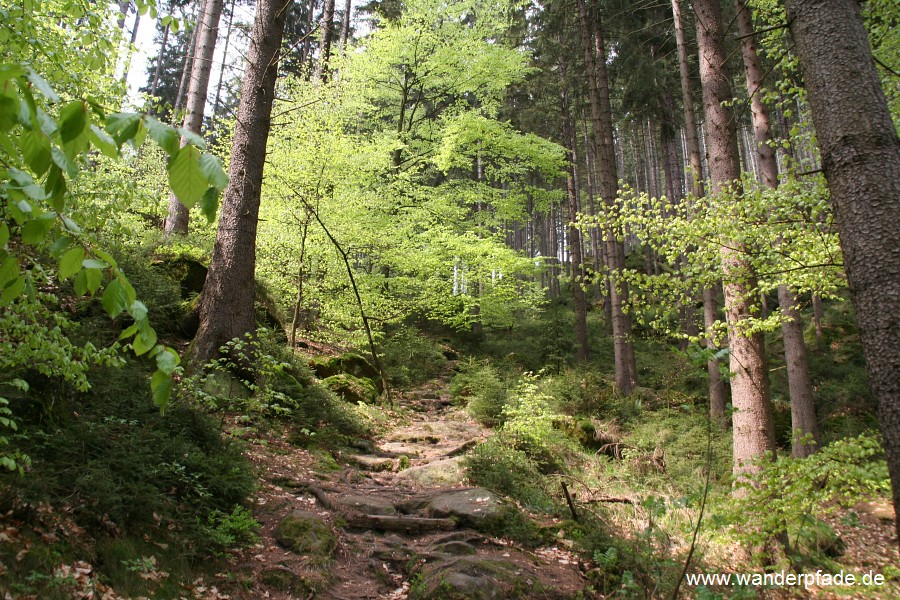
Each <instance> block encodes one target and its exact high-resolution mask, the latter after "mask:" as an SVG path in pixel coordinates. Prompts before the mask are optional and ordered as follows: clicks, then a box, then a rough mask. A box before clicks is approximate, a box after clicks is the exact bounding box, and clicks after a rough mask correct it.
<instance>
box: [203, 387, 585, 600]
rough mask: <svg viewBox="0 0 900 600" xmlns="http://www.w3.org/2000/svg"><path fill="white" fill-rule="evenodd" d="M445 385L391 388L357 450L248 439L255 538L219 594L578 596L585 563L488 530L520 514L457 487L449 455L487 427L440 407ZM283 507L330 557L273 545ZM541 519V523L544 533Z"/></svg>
mask: <svg viewBox="0 0 900 600" xmlns="http://www.w3.org/2000/svg"><path fill="white" fill-rule="evenodd" d="M447 384H448V379H447V378H446V377H444V378H441V379H438V380H435V381H433V382H430V383H429V384H428V385H426V386H425V387H423V388H420V389H417V390H415V391H408V392H402V393H400V394H399V395H398V396H397V397H396V398H395V402H396V404H395V409H394V410H390V411H385V413H384V416H383V418H382V422H381V427H380V430H379V433H378V435H377V437H376V439H375V440H374V442H375V443H374V445H372V446H370V447H368V448H365V449H364V450H362V451H361V452H360V453H359V454H350V453H347V454H338V455H336V456H332V455H331V454H330V453H329V454H324V455H323V454H316V453H310V452H309V451H306V450H303V449H300V448H297V447H296V446H295V445H291V444H290V443H288V442H286V441H285V440H284V439H283V438H282V437H280V436H279V435H278V434H277V433H272V432H269V433H268V434H265V435H262V436H259V437H257V438H256V439H254V440H252V441H251V443H250V445H249V448H248V453H249V456H250V459H251V460H252V461H253V462H254V463H255V464H256V465H257V467H258V469H259V473H260V484H259V488H258V492H257V497H256V510H255V517H256V519H257V520H258V521H259V522H260V523H261V525H262V527H261V528H260V537H261V541H260V542H259V543H258V544H256V545H255V546H252V547H250V548H247V549H245V550H243V551H241V552H239V553H238V554H236V555H235V556H234V558H233V560H232V561H231V568H230V569H229V571H230V572H229V573H223V574H221V575H222V576H223V577H224V578H225V579H231V580H232V581H234V580H235V579H237V580H240V581H241V582H243V588H237V589H236V588H235V587H233V586H228V585H227V584H226V582H224V581H223V582H220V588H222V589H228V591H229V593H230V594H231V596H232V597H235V598H285V599H286V598H306V597H313V595H315V596H316V597H324V598H335V599H338V600H351V599H353V600H356V599H365V598H391V599H401V598H407V597H410V598H433V597H436V595H438V594H447V593H454V592H455V593H457V594H462V597H498V598H499V597H506V595H507V594H512V593H514V592H516V591H522V590H524V589H526V588H527V589H529V590H530V591H531V592H532V594H533V595H531V596H530V597H546V598H557V597H559V598H563V597H565V598H570V597H574V596H576V595H577V594H578V593H579V592H580V591H581V590H583V589H584V587H585V579H584V575H583V570H584V569H585V568H586V565H584V564H582V563H580V562H579V559H578V558H577V557H576V556H575V555H573V554H572V553H571V552H569V551H566V550H563V549H560V548H558V547H556V546H552V545H550V546H544V547H533V546H532V547H526V546H524V545H521V544H516V543H514V542H511V541H509V540H508V539H501V538H499V537H494V536H492V535H491V534H490V532H491V531H492V530H494V529H495V528H496V527H498V526H500V525H501V521H504V520H508V519H509V518H510V517H511V516H513V515H515V514H518V511H519V509H518V507H516V506H514V505H512V504H511V503H510V502H509V501H507V500H501V499H499V498H498V497H496V496H495V495H494V494H492V493H491V492H488V491H487V490H484V489H481V488H472V487H467V486H465V485H463V470H462V467H461V465H460V464H459V461H460V456H461V455H462V454H463V453H464V452H465V451H467V450H468V449H469V448H471V447H474V446H475V445H476V444H478V443H479V442H480V441H482V440H483V439H485V438H486V437H487V436H488V435H489V431H488V430H486V429H485V428H483V427H482V426H481V425H479V424H478V423H477V422H475V421H473V420H472V419H471V418H470V417H469V416H468V415H467V414H466V413H465V411H463V410H462V409H460V408H458V407H454V406H453V405H452V404H451V402H450V399H449V394H448V391H447ZM292 511H302V512H304V513H313V514H314V515H316V516H318V517H319V518H321V519H322V520H323V521H324V522H325V523H326V524H328V525H329V527H330V528H331V530H332V531H335V532H336V542H337V543H336V547H335V549H334V552H333V554H332V555H331V556H327V555H326V556H323V555H322V554H319V555H315V554H311V555H306V556H304V555H301V554H298V553H295V552H292V551H290V550H287V549H286V548H285V547H284V543H283V542H284V540H282V543H279V526H282V527H283V525H282V522H283V520H284V518H285V516H286V515H288V514H289V513H291V512H292ZM544 521H545V522H544V523H541V524H540V526H541V527H542V528H543V527H547V528H552V527H553V526H554V522H553V521H552V519H549V518H546V517H545V518H544ZM506 524H507V525H508V523H506ZM326 546H327V545H326ZM325 551H326V554H327V553H328V548H326V549H325ZM222 584H225V585H222ZM534 592H538V593H537V594H534ZM454 597H457V596H454Z"/></svg>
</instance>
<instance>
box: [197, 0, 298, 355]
mask: <svg viewBox="0 0 900 600" xmlns="http://www.w3.org/2000/svg"><path fill="white" fill-rule="evenodd" d="M290 3H291V0H260V1H259V3H258V4H257V7H256V19H255V21H254V23H253V32H252V34H251V38H250V50H249V53H248V56H247V64H246V70H245V71H244V82H243V85H242V86H241V100H240V104H239V105H238V116H237V124H236V126H235V132H234V146H233V148H232V151H231V163H230V165H229V167H228V176H229V178H230V180H229V182H228V187H227V188H226V190H225V197H224V199H223V201H222V215H221V217H220V218H219V228H218V231H217V232H216V243H215V246H214V247H213V253H212V259H211V261H210V265H209V273H208V275H207V276H206V284H205V285H204V286H203V292H202V293H201V295H200V330H199V331H198V332H197V337H196V339H195V340H194V346H193V360H194V362H195V363H202V362H204V361H207V360H209V359H210V358H212V357H214V356H216V354H217V353H218V350H219V347H220V346H221V345H222V344H224V343H225V342H227V341H228V340H230V339H232V338H236V337H240V336H242V335H245V334H247V333H249V332H252V331H253V330H254V329H255V328H256V322H255V312H254V308H253V298H254V292H255V280H254V271H255V269H256V228H257V224H258V220H259V203H260V193H261V188H262V179H263V166H264V165H265V160H266V143H267V142H268V139H269V130H270V128H271V125H272V121H271V118H272V104H273V102H274V100H275V81H276V79H277V76H278V58H279V50H280V48H281V40H282V37H283V35H284V22H285V16H286V14H287V9H288V6H289V5H290Z"/></svg>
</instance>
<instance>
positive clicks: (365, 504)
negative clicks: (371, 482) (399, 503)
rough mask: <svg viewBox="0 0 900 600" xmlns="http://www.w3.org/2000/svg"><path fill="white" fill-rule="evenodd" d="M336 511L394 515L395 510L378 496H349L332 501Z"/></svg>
mask: <svg viewBox="0 0 900 600" xmlns="http://www.w3.org/2000/svg"><path fill="white" fill-rule="evenodd" d="M334 506H335V508H337V509H338V510H345V511H350V512H358V513H362V514H364V515H396V514H397V509H396V508H394V505H393V504H391V503H390V502H389V501H387V500H385V499H384V498H379V497H378V496H360V495H357V494H349V495H347V496H340V497H339V498H337V499H335V500H334Z"/></svg>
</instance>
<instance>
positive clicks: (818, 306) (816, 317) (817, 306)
mask: <svg viewBox="0 0 900 600" xmlns="http://www.w3.org/2000/svg"><path fill="white" fill-rule="evenodd" d="M812 308H813V326H814V327H815V330H816V346H817V347H819V348H821V347H822V336H823V334H824V333H825V331H824V326H823V321H824V320H825V307H824V306H822V298H821V297H820V296H819V295H818V294H813V295H812Z"/></svg>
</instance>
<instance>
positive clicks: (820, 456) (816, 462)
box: [719, 433, 890, 548]
mask: <svg viewBox="0 0 900 600" xmlns="http://www.w3.org/2000/svg"><path fill="white" fill-rule="evenodd" d="M758 466H759V471H758V472H757V473H755V474H753V475H750V476H748V477H747V478H746V479H745V480H743V481H741V482H739V483H738V485H739V486H741V487H742V488H743V490H744V495H743V497H741V498H739V499H735V500H733V501H731V503H730V504H729V505H728V506H727V507H726V510H724V511H723V512H722V514H721V515H720V516H719V519H720V521H725V522H727V523H731V524H733V525H734V527H735V531H736V533H737V536H738V538H739V539H740V540H741V541H742V542H743V543H744V544H746V545H747V546H749V547H759V546H762V545H763V544H765V543H766V542H768V541H769V540H772V539H775V538H776V537H779V536H789V537H788V542H789V546H790V547H792V548H797V547H802V546H803V545H805V544H806V542H803V540H804V538H805V537H808V535H809V530H808V529H807V528H809V527H813V526H814V525H815V523H816V518H817V517H818V516H821V515H824V514H828V513H831V512H834V511H837V510H839V509H841V508H846V507H849V506H852V505H854V504H856V503H857V502H859V501H861V500H863V499H866V498H870V497H878V496H882V495H884V494H889V493H890V484H889V481H888V473H887V465H886V463H885V461H884V449H883V448H882V446H881V442H880V440H879V438H878V437H877V436H876V435H874V434H872V433H869V434H862V435H860V436H858V437H856V438H852V439H846V440H840V441H837V442H833V443H832V444H829V445H827V446H824V447H823V448H822V449H821V450H820V451H819V452H817V453H816V454H813V455H812V456H809V457H807V458H804V459H793V458H790V457H784V456H782V457H779V458H778V459H777V460H776V461H775V462H760V464H759V465H758ZM721 524H722V523H721V522H720V523H719V525H720V526H721ZM798 539H799V540H800V541H801V542H802V543H801V544H797V540H798Z"/></svg>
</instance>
